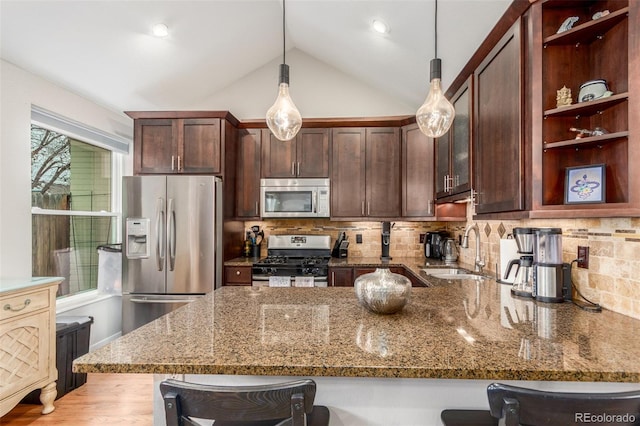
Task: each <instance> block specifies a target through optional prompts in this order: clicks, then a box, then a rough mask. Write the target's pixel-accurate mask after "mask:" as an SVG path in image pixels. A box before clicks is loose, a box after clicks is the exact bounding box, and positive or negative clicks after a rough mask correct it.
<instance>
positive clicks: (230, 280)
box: [224, 266, 251, 285]
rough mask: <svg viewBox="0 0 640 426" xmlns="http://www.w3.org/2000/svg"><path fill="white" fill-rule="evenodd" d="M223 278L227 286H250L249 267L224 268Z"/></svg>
mask: <svg viewBox="0 0 640 426" xmlns="http://www.w3.org/2000/svg"><path fill="white" fill-rule="evenodd" d="M224 276H225V281H226V283H227V284H244V285H251V266H226V267H225V268H224Z"/></svg>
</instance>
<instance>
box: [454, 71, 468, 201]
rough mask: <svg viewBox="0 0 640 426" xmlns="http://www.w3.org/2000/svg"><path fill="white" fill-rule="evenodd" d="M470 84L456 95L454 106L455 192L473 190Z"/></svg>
mask: <svg viewBox="0 0 640 426" xmlns="http://www.w3.org/2000/svg"><path fill="white" fill-rule="evenodd" d="M469 83H470V82H468V83H467V85H465V86H463V88H462V89H461V90H460V91H459V92H458V93H457V94H456V95H454V99H453V106H454V107H455V109H456V118H455V120H454V122H453V128H452V130H451V175H452V176H453V191H452V193H454V194H458V193H460V192H465V191H469V190H470V189H471V158H470V152H471V115H470V114H471V93H472V91H471V88H470V87H469Z"/></svg>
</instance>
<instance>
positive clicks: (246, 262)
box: [224, 257, 260, 266]
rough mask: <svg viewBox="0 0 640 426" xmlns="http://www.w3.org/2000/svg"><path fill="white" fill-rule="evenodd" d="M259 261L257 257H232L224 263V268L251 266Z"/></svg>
mask: <svg viewBox="0 0 640 426" xmlns="http://www.w3.org/2000/svg"><path fill="white" fill-rule="evenodd" d="M258 260H260V258H259V257H234V258H233V259H230V260H225V261H224V266H252V265H253V264H254V263H256V262H257V261H258Z"/></svg>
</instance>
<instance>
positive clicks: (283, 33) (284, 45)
mask: <svg viewBox="0 0 640 426" xmlns="http://www.w3.org/2000/svg"><path fill="white" fill-rule="evenodd" d="M285 5H286V0H282V63H283V64H286V63H287V53H286V52H287V47H286V44H285V30H284V19H285V18H284V16H285V13H286V6H285Z"/></svg>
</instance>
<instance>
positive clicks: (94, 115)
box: [0, 61, 133, 346]
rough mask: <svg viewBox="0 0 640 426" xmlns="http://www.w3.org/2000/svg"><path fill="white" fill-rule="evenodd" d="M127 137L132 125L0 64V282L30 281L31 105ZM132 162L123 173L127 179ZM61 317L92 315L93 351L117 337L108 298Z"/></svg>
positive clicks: (112, 301) (115, 305)
mask: <svg viewBox="0 0 640 426" xmlns="http://www.w3.org/2000/svg"><path fill="white" fill-rule="evenodd" d="M32 104H35V105H38V106H40V107H42V108H45V109H48V110H50V111H53V112H56V113H57V114H60V115H63V116H65V117H68V118H71V119H73V120H76V121H79V122H81V123H84V124H86V125H88V126H91V127H95V128H98V129H100V130H103V131H105V132H109V133H112V134H116V135H119V136H124V137H127V138H132V135H133V122H132V121H131V119H130V118H128V117H127V116H126V115H124V114H122V113H118V112H114V111H110V110H108V109H106V108H103V107H101V106H99V105H97V104H95V103H93V102H91V101H89V100H87V99H85V98H82V97H80V96H78V95H75V94H73V93H71V92H69V91H68V90H65V89H63V88H61V87H58V86H55V85H53V84H51V83H49V82H47V81H45V80H43V79H41V78H40V77H37V76H35V75H33V74H30V73H28V72H25V71H23V70H21V69H19V68H17V67H15V66H14V65H12V64H10V63H8V62H5V61H0V117H1V120H0V277H2V278H24V277H30V276H31V197H30V191H31V137H30V130H29V129H30V124H31V105H32ZM131 164H132V162H131V160H130V158H129V159H127V161H125V174H131ZM64 315H91V316H93V317H94V321H95V322H94V324H93V326H92V330H91V344H92V346H95V345H99V344H100V343H101V342H103V341H104V340H105V339H109V338H110V337H111V336H113V335H114V334H117V333H119V330H120V328H121V325H120V324H121V318H120V298H119V297H107V298H101V300H99V301H97V302H95V303H93V304H90V305H87V306H84V307H82V308H78V309H74V310H70V311H67V312H65V313H64Z"/></svg>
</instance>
